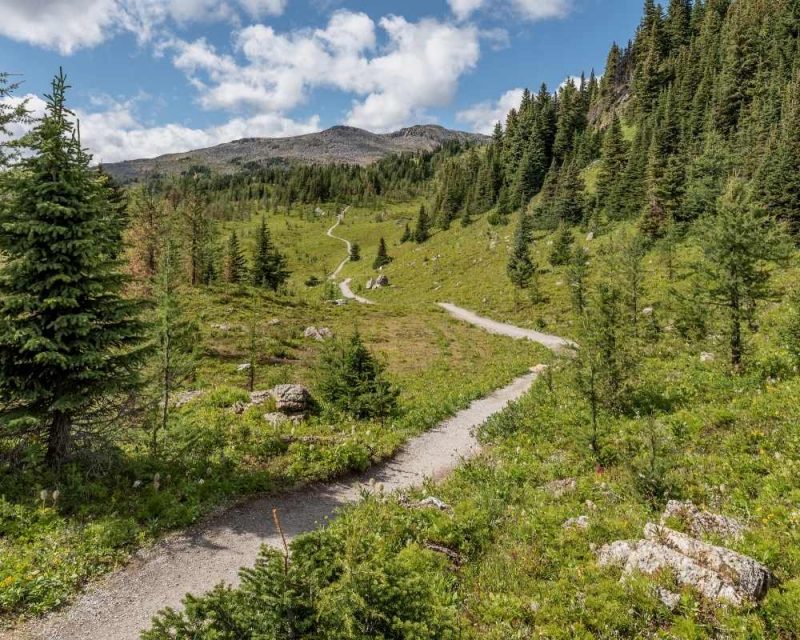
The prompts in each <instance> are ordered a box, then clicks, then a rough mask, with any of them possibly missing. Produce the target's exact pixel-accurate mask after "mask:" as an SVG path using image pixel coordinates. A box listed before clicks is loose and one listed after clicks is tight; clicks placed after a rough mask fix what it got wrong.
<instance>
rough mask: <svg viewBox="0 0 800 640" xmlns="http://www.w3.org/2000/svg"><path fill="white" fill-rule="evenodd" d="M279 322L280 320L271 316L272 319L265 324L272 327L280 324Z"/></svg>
mask: <svg viewBox="0 0 800 640" xmlns="http://www.w3.org/2000/svg"><path fill="white" fill-rule="evenodd" d="M280 323H281V321H280V320H279V319H278V318H273V319H272V320H270V321H269V322H268V323H267V324H268V325H269V326H270V327H274V326H275V325H278V324H280Z"/></svg>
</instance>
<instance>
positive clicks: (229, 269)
mask: <svg viewBox="0 0 800 640" xmlns="http://www.w3.org/2000/svg"><path fill="white" fill-rule="evenodd" d="M246 279H247V260H245V257H244V253H242V248H241V247H240V246H239V237H238V236H237V235H236V232H235V231H231V235H230V238H229V239H228V253H227V255H226V256H225V281H226V282H229V283H231V284H239V283H241V282H244V281H245V280H246Z"/></svg>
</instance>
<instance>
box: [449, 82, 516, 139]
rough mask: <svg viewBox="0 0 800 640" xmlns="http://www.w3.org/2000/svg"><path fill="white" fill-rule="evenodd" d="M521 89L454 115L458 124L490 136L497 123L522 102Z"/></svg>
mask: <svg viewBox="0 0 800 640" xmlns="http://www.w3.org/2000/svg"><path fill="white" fill-rule="evenodd" d="M522 93H523V90H522V89H511V90H510V91H506V92H505V93H504V94H503V95H502V96H500V98H499V99H498V100H497V101H495V102H492V101H486V102H479V103H478V104H474V105H472V106H471V107H468V108H467V109H464V110H463V111H459V112H458V113H457V114H456V119H457V120H458V121H459V122H464V123H466V124H467V125H468V126H469V127H470V128H471V130H472V131H475V132H477V133H485V134H487V135H488V134H491V133H492V131H494V127H495V125H496V124H497V123H498V122H504V121H505V119H506V116H507V115H508V112H509V111H511V109H516V108H518V107H519V105H520V102H522Z"/></svg>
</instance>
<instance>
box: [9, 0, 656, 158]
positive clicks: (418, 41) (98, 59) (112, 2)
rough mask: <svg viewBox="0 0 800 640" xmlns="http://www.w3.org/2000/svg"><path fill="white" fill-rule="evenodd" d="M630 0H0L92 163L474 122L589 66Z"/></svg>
mask: <svg viewBox="0 0 800 640" xmlns="http://www.w3.org/2000/svg"><path fill="white" fill-rule="evenodd" d="M641 7H642V0H217V1H214V0H0V15H2V16H3V18H2V19H1V20H0V71H5V72H9V73H12V74H15V76H16V79H17V80H20V81H22V86H21V88H20V89H19V90H18V92H17V93H18V96H19V98H22V97H27V98H28V99H29V102H28V105H29V108H30V109H31V110H32V111H33V112H34V113H35V114H36V113H40V112H41V111H42V109H43V106H44V102H43V100H42V98H41V96H42V95H43V94H44V93H46V92H47V90H48V88H49V83H50V81H51V79H52V77H53V75H54V74H55V73H56V72H57V71H58V69H59V67H62V68H63V69H64V72H65V73H66V74H67V77H68V79H69V83H70V85H71V87H72V88H71V89H70V93H69V104H70V105H71V107H72V109H73V110H74V111H75V113H76V116H77V117H78V118H79V119H80V123H81V140H82V142H83V144H84V146H86V147H88V149H89V150H90V151H91V152H92V153H93V154H94V155H95V159H96V160H98V161H100V162H116V161H119V160H125V159H131V158H140V157H153V156H157V155H160V154H163V153H171V152H180V151H187V150H189V149H195V148H200V147H207V146H211V145H214V144H219V143H222V142H228V141H231V140H235V139H238V138H243V137H283V136H290V135H299V134H304V133H310V132H313V131H319V130H321V129H325V128H327V127H330V126H333V125H338V124H345V125H350V126H355V127H361V128H364V129H368V130H370V131H375V132H388V131H394V130H397V129H399V128H401V127H404V126H409V125H412V124H428V123H434V124H441V125H443V126H446V127H450V128H457V129H462V130H466V131H478V132H483V133H488V132H490V131H491V130H492V128H493V127H494V124H495V122H497V121H498V120H500V119H504V118H505V115H506V113H507V112H508V111H509V110H510V109H511V108H512V107H514V106H516V105H517V104H518V103H519V99H520V96H521V93H522V90H523V88H525V87H529V88H531V89H532V90H534V91H535V90H538V88H539V86H540V85H541V83H542V82H545V83H547V84H548V86H549V87H550V88H551V89H555V88H556V87H558V86H559V85H560V84H561V83H562V82H564V80H565V79H566V78H569V77H574V76H578V75H580V73H581V72H586V73H587V74H588V73H589V72H590V71H591V70H592V69H594V70H595V71H596V72H597V73H598V74H600V73H602V71H603V66H604V64H605V59H606V55H607V53H608V49H609V47H610V46H611V43H612V42H615V41H616V42H619V43H626V42H627V41H628V39H630V38H631V37H632V36H633V33H634V30H635V28H636V25H637V24H638V22H639V18H640V15H641Z"/></svg>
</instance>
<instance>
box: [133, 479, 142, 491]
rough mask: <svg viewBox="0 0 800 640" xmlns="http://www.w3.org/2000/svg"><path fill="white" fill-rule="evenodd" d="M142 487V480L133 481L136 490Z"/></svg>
mask: <svg viewBox="0 0 800 640" xmlns="http://www.w3.org/2000/svg"><path fill="white" fill-rule="evenodd" d="M141 486H142V481H141V480H134V481H133V488H134V489H138V488H139V487H141Z"/></svg>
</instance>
